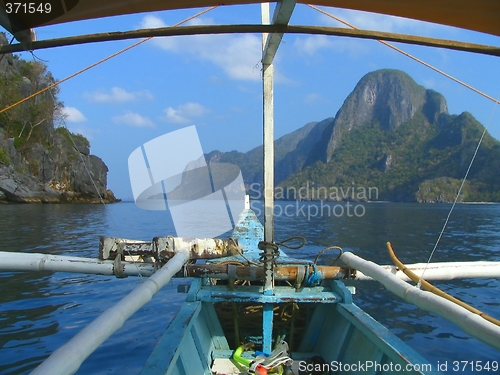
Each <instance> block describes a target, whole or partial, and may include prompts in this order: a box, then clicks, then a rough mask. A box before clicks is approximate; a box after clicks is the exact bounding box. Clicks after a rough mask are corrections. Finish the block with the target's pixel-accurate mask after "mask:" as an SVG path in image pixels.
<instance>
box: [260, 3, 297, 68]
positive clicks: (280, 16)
mask: <svg viewBox="0 0 500 375" xmlns="http://www.w3.org/2000/svg"><path fill="white" fill-rule="evenodd" d="M295 4H297V1H296V0H281V1H278V2H277V3H276V8H275V9H274V16H273V22H272V23H273V25H288V22H289V21H290V18H291V17H292V13H293V10H294V9H295ZM263 23H264V22H263ZM282 39H283V33H272V34H270V35H269V36H268V37H267V38H266V45H265V47H264V53H263V54H262V65H263V66H267V65H270V64H272V63H273V60H274V57H275V56H276V52H277V51H278V47H279V46H280V44H281V40H282Z"/></svg>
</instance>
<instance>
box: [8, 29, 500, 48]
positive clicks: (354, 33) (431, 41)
mask: <svg viewBox="0 0 500 375" xmlns="http://www.w3.org/2000/svg"><path fill="white" fill-rule="evenodd" d="M229 33H239V34H245V33H279V34H284V33H287V34H311V35H327V36H344V37H352V38H358V39H372V40H385V41H388V42H400V43H406V44H416V45H421V46H427V47H436V48H446V49H451V50H457V51H465V52H472V53H479V54H484V55H491V56H500V47H497V46H489V45H484V44H477V43H467V42H460V41H456V40H447V39H438V38H429V37H424V36H416V35H408V34H399V33H390V32H382V31H371V30H351V29H346V28H342V27H328V26H307V25H301V26H299V25H278V24H277V25H259V24H256V25H248V24H247V25H245V24H243V25H195V26H182V27H161V28H155V29H140V30H130V31H114V32H105V33H96V34H86V35H79V36H71V37H64V38H54V39H46V40H38V41H32V42H30V43H29V44H26V43H16V44H8V45H2V46H0V54H4V53H13V52H22V51H27V50H32V51H34V50H40V49H47V48H55V47H65V46H73V45H80V44H88V43H96V42H108V41H116V40H130V39H139V38H148V37H164V36H188V35H206V34H229Z"/></svg>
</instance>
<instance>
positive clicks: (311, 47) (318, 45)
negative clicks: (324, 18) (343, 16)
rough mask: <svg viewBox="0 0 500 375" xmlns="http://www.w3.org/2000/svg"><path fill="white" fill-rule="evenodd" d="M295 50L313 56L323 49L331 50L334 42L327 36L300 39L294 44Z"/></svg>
mask: <svg viewBox="0 0 500 375" xmlns="http://www.w3.org/2000/svg"><path fill="white" fill-rule="evenodd" d="M294 46H295V48H296V49H297V50H298V51H299V52H302V53H305V54H308V55H313V54H315V53H316V52H317V51H318V50H320V49H323V48H331V47H332V46H333V42H332V39H331V38H328V37H327V36H326V35H311V36H307V37H298V38H296V39H295V42H294Z"/></svg>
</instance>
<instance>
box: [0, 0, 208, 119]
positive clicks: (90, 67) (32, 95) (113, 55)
mask: <svg viewBox="0 0 500 375" xmlns="http://www.w3.org/2000/svg"><path fill="white" fill-rule="evenodd" d="M217 6H218V5H215V6H212V7H210V8H207V9H204V10H202V11H201V12H198V13H196V14H195V15H193V16H191V17H188V18H186V19H185V20H183V21H181V22H178V23H176V24H175V25H173V26H172V27H177V26H180V25H182V24H184V23H186V22H189V21H191V20H192V19H194V18H196V17H199V16H201V15H203V14H205V13H207V12H209V11H211V10H213V9H215V8H217ZM153 38H154V37H153V36H149V37H147V38H145V39H142V40H140V41H138V42H136V43H134V44H132V45H131V46H128V47H126V48H124V49H122V50H120V51H118V52H115V53H113V54H112V55H110V56H108V57H105V58H104V59H102V60H99V61H97V62H96V63H94V64H92V65H89V66H87V67H86V68H83V69H81V70H79V71H78V72H76V73H73V74H71V75H69V76H68V77H66V78H64V79H62V80H60V81H57V82H54V83H53V84H51V85H49V86H47V87H45V88H43V89H42V90H40V91H37V92H35V93H34V94H31V95H29V96H27V97H26V98H24V99H21V100H19V101H18V102H16V103H14V104H11V105H9V106H8V107H5V108H4V109H2V110H0V114H1V113H3V112H5V111H8V110H9V109H12V108H14V107H15V106H17V105H19V104H21V103H24V102H25V101H27V100H29V99H31V98H34V97H35V96H37V95H40V94H41V93H43V92H45V91H47V90H50V89H51V88H53V87H56V86H58V85H60V84H61V83H63V82H66V81H68V80H70V79H71V78H74V77H76V76H77V75H79V74H81V73H83V72H86V71H87V70H90V69H92V68H93V67H95V66H97V65H100V64H102V63H103V62H105V61H108V60H110V59H112V58H113V57H116V56H118V55H120V54H122V53H124V52H126V51H128V50H130V49H132V48H134V47H137V46H138V45H140V44H142V43H145V42H147V41H148V40H150V39H153Z"/></svg>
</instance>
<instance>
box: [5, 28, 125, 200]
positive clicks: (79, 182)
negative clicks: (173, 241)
mask: <svg viewBox="0 0 500 375" xmlns="http://www.w3.org/2000/svg"><path fill="white" fill-rule="evenodd" d="M7 43H8V41H7V39H6V37H5V35H4V34H0V44H7ZM54 82H55V80H54V78H53V77H52V74H51V73H50V72H49V71H48V70H47V66H46V65H45V64H43V63H42V62H40V61H25V60H23V59H20V58H19V57H18V56H17V55H12V54H5V55H3V56H2V60H1V61H0V109H3V108H6V107H7V106H9V105H11V104H13V103H15V102H17V101H19V100H21V99H23V98H25V97H27V96H29V95H31V94H33V93H35V92H38V91H39V90H41V89H43V88H46V87H48V86H50V85H51V84H52V83H54ZM57 94H58V89H57V87H56V88H52V89H50V90H47V91H45V92H44V93H42V94H40V95H38V96H36V97H34V98H32V99H30V100H27V101H25V102H24V103H22V104H20V105H18V106H16V107H13V108H12V109H9V110H8V111H5V112H3V113H1V114H0V203H9V202H17V203H63V202H64V203H75V202H85V203H96V202H101V200H104V202H106V203H110V202H117V201H119V200H118V199H116V198H115V196H114V194H113V192H112V191H111V190H108V189H107V173H108V167H107V166H106V164H104V162H103V161H102V160H101V159H100V158H99V157H97V156H95V155H91V154H90V143H89V141H88V140H87V139H86V138H85V137H84V136H82V135H79V134H73V133H71V132H69V131H68V130H67V128H65V127H63V126H59V127H56V126H55V124H57V123H58V122H59V123H60V122H61V120H62V119H63V112H62V109H63V104H62V103H61V102H59V101H58V99H57Z"/></svg>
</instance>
